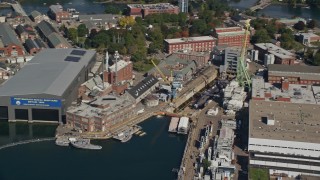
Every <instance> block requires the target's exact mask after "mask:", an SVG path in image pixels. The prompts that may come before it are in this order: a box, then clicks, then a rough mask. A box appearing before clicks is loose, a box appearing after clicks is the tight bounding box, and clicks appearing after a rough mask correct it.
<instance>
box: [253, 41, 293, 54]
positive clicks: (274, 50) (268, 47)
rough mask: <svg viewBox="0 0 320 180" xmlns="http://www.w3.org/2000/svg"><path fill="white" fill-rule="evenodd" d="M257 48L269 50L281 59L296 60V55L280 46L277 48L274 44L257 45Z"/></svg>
mask: <svg viewBox="0 0 320 180" xmlns="http://www.w3.org/2000/svg"><path fill="white" fill-rule="evenodd" d="M255 46H257V47H259V48H261V49H263V50H267V51H268V52H269V53H270V54H273V55H275V56H277V57H280V58H294V57H295V55H294V54H293V53H291V52H289V51H287V50H285V49H283V48H281V47H279V46H276V45H274V44H272V43H257V44H255Z"/></svg>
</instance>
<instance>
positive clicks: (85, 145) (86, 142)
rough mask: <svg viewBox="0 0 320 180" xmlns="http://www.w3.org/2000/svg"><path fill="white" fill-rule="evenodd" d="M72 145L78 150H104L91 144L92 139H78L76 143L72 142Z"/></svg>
mask: <svg viewBox="0 0 320 180" xmlns="http://www.w3.org/2000/svg"><path fill="white" fill-rule="evenodd" d="M70 144H71V145H72V146H73V147H75V148H78V149H92V150H99V149H102V146H98V145H93V144H90V139H76V140H75V141H70Z"/></svg>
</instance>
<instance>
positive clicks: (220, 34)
mask: <svg viewBox="0 0 320 180" xmlns="http://www.w3.org/2000/svg"><path fill="white" fill-rule="evenodd" d="M244 33H245V30H244V29H242V30H237V31H229V32H217V34H218V36H234V35H239V34H241V35H244Z"/></svg>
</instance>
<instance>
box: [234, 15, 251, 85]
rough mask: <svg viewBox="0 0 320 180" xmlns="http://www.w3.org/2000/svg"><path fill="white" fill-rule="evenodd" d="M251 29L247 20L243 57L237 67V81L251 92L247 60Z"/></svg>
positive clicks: (242, 49)
mask: <svg viewBox="0 0 320 180" xmlns="http://www.w3.org/2000/svg"><path fill="white" fill-rule="evenodd" d="M249 28H250V21H249V20H247V21H246V24H245V37H244V41H243V46H242V48H241V55H240V58H238V66H237V81H238V82H239V84H240V86H248V88H249V90H251V77H250V76H249V73H248V71H247V67H246V60H245V55H246V51H247V43H248V42H247V41H248V36H249Z"/></svg>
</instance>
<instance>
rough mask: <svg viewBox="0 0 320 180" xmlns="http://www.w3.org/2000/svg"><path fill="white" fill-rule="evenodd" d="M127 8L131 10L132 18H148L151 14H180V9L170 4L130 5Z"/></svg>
mask: <svg viewBox="0 0 320 180" xmlns="http://www.w3.org/2000/svg"><path fill="white" fill-rule="evenodd" d="M127 8H128V10H129V12H128V13H129V14H128V15H130V16H141V17H143V18H144V17H146V16H147V15H149V14H161V13H168V14H178V13H179V7H178V6H174V5H172V4H170V3H157V4H128V5H127Z"/></svg>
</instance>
